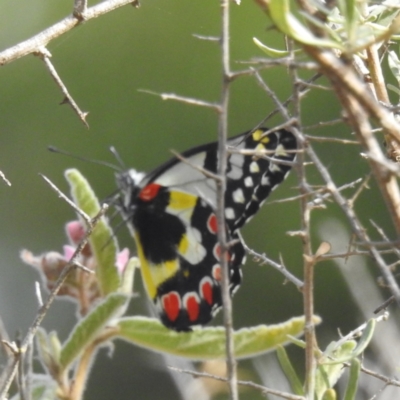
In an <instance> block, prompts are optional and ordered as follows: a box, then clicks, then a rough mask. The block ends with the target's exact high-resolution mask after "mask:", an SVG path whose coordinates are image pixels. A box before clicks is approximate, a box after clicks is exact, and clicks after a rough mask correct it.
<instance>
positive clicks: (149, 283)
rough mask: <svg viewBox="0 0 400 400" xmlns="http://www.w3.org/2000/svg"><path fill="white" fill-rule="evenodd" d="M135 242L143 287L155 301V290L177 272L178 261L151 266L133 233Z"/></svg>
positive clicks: (138, 238)
mask: <svg viewBox="0 0 400 400" xmlns="http://www.w3.org/2000/svg"><path fill="white" fill-rule="evenodd" d="M135 241H136V247H137V251H138V256H139V259H140V270H141V273H142V279H143V283H144V286H145V288H146V291H147V294H148V295H149V297H150V298H151V299H155V297H156V295H157V288H158V287H159V286H160V285H161V284H162V283H163V282H165V281H166V280H167V279H169V278H171V277H172V276H174V275H175V274H176V272H177V271H178V270H179V261H178V260H177V259H176V260H168V261H165V262H163V263H161V264H152V263H151V262H149V260H148V259H147V258H146V257H145V255H144V252H143V247H142V245H141V242H140V237H139V234H138V233H135Z"/></svg>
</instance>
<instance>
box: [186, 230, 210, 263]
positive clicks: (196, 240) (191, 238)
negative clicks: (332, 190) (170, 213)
mask: <svg viewBox="0 0 400 400" xmlns="http://www.w3.org/2000/svg"><path fill="white" fill-rule="evenodd" d="M186 236H187V240H188V244H189V245H188V248H187V250H186V252H185V254H181V256H182V257H183V258H185V259H186V260H187V261H189V262H190V264H193V265H196V264H199V263H200V262H201V261H202V260H203V259H204V257H205V256H206V254H207V251H206V249H205V248H204V247H203V245H202V244H201V233H200V231H199V230H198V229H196V228H193V227H187V229H186Z"/></svg>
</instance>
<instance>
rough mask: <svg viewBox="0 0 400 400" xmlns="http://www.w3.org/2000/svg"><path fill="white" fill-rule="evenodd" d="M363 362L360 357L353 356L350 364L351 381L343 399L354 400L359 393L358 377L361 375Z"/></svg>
mask: <svg viewBox="0 0 400 400" xmlns="http://www.w3.org/2000/svg"><path fill="white" fill-rule="evenodd" d="M360 369H361V363H360V360H359V359H358V358H353V360H352V361H351V365H350V375H349V382H348V383H347V387H346V392H345V394H344V397H343V400H354V399H355V398H356V394H357V385H358V377H359V375H360Z"/></svg>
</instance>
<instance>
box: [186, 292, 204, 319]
mask: <svg viewBox="0 0 400 400" xmlns="http://www.w3.org/2000/svg"><path fill="white" fill-rule="evenodd" d="M184 304H185V308H186V311H187V313H188V316H189V319H190V321H192V322H194V321H196V320H197V318H198V317H199V313H200V307H199V299H198V296H197V295H196V294H195V293H187V294H186V295H185V299H184Z"/></svg>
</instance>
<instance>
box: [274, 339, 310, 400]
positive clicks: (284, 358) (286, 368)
mask: <svg viewBox="0 0 400 400" xmlns="http://www.w3.org/2000/svg"><path fill="white" fill-rule="evenodd" d="M276 354H277V355H278V360H279V364H280V366H281V368H282V370H283V372H284V374H285V376H286V378H287V380H288V381H289V384H290V387H291V388H292V391H293V393H295V394H297V395H299V396H304V389H303V385H302V384H301V381H300V379H299V377H298V376H297V374H296V371H295V369H294V368H293V365H292V363H291V362H290V359H289V356H288V355H287V353H286V350H285V349H284V348H283V346H278V347H277V349H276Z"/></svg>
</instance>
